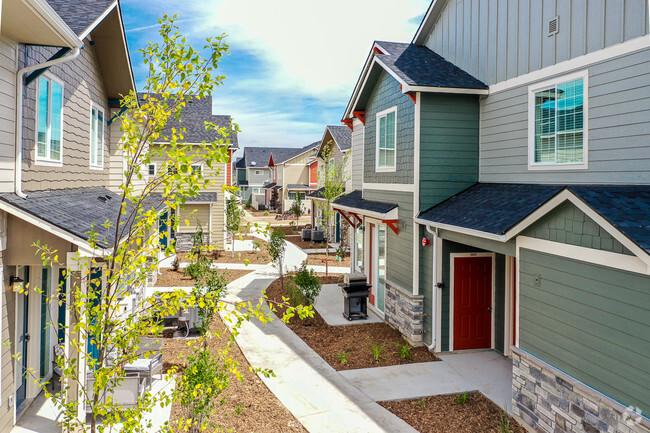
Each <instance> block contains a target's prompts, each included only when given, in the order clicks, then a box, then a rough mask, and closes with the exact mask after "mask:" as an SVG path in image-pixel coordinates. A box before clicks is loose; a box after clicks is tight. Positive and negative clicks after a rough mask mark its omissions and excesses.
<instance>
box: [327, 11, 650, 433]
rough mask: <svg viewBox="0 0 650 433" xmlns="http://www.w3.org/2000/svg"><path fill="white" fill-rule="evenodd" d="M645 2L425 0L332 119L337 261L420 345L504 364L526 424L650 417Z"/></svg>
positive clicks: (605, 425) (611, 427) (584, 425)
mask: <svg viewBox="0 0 650 433" xmlns="http://www.w3.org/2000/svg"><path fill="white" fill-rule="evenodd" d="M648 9H649V6H648V2H644V1H636V2H635V1H630V2H628V1H625V2H616V1H609V0H603V1H594V2H591V1H590V2H588V3H587V2H581V1H570V2H535V1H519V2H499V1H496V0H495V1H472V0H463V1H461V0H448V1H444V0H436V1H433V2H432V3H431V6H430V7H429V9H428V11H427V13H426V16H425V18H424V20H423V22H422V24H421V25H420V27H419V29H418V31H417V33H416V35H415V37H414V39H413V41H412V42H411V43H409V44H396V43H389V42H376V43H375V44H374V45H373V47H372V50H371V52H370V53H369V56H368V58H367V60H366V64H365V67H364V69H363V72H362V75H361V77H360V79H359V82H358V84H357V86H356V87H355V90H354V93H353V95H352V98H351V100H350V103H349V105H348V107H347V109H346V112H345V115H344V118H343V122H344V123H345V124H346V125H348V126H349V127H350V129H351V132H352V150H351V155H352V158H353V163H352V188H353V192H351V193H350V194H348V195H346V196H343V197H341V198H340V199H339V200H337V201H336V202H335V208H336V209H338V210H339V212H340V213H341V214H342V215H345V216H346V219H347V220H349V221H351V222H352V226H353V229H354V232H355V234H354V242H353V255H354V256H353V260H352V261H353V265H352V266H353V268H354V270H359V271H363V272H365V273H366V275H367V277H368V280H369V281H370V282H371V284H372V285H373V293H372V295H371V298H370V303H371V307H372V308H374V310H375V311H376V312H377V313H378V314H380V315H382V316H383V317H385V319H386V320H387V321H388V322H389V323H391V324H392V325H393V326H395V327H396V328H398V329H400V330H401V331H402V332H403V333H404V334H405V336H406V337H407V338H409V340H410V341H412V342H421V343H422V344H426V345H427V346H429V347H430V349H432V350H434V351H436V352H449V351H459V350H476V349H488V350H489V349H491V350H494V351H497V352H499V353H502V354H503V355H504V356H508V357H510V358H512V363H513V376H512V388H513V402H512V404H513V412H514V415H515V416H516V417H517V418H518V419H519V421H521V422H522V423H523V424H524V425H526V426H527V427H528V428H529V429H531V430H533V431H539V432H560V431H566V432H569V431H571V432H605V431H607V432H628V431H634V432H647V431H649V430H650V422H649V420H648V418H647V414H648V413H650V407H648V402H649V401H650V394H649V392H650V376H649V375H648V371H649V370H648V368H649V367H650V352H648V350H647V348H648V347H650V345H649V344H648V340H647V335H649V334H650V332H649V331H650V329H649V328H650V321H649V320H648V317H650V314H649V313H650V267H649V265H650V249H649V245H650V244H649V240H650V211H649V209H650V164H649V162H650V99H648V97H647V94H648V92H649V91H650V76H649V75H648V74H647V69H648V64H649V63H648V61H649V56H650V35H649V10H648Z"/></svg>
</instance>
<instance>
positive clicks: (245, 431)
mask: <svg viewBox="0 0 650 433" xmlns="http://www.w3.org/2000/svg"><path fill="white" fill-rule="evenodd" d="M212 331H221V332H222V336H221V337H220V338H212V339H211V340H210V343H209V348H210V350H211V351H212V353H214V354H215V357H216V356H218V355H217V353H218V351H219V349H220V348H221V347H224V346H225V344H226V341H227V340H228V339H229V337H230V332H229V331H228V330H227V329H226V327H225V325H224V323H223V321H222V320H221V318H220V317H219V316H216V317H215V319H214V322H213V326H212ZM187 343H188V341H187V340H185V339H166V340H165V341H164V345H163V349H162V351H163V362H164V364H165V369H167V368H169V367H170V366H171V365H176V366H178V367H179V368H183V367H184V366H185V365H186V358H187V355H188V354H190V353H192V347H191V345H190V346H189V347H188V345H187ZM230 355H231V357H232V359H233V360H235V361H236V362H237V363H238V364H239V365H238V367H237V369H238V370H239V372H240V373H241V374H242V375H243V376H244V378H243V381H241V382H240V381H239V380H237V379H236V378H235V377H234V376H231V377H230V386H229V387H228V388H226V389H225V390H224V391H223V392H222V393H221V396H220V397H224V398H225V400H224V403H223V404H221V405H217V407H216V409H215V413H214V414H213V415H212V418H211V421H212V422H214V423H216V424H218V425H219V426H221V427H223V431H233V432H238V433H259V432H287V433H294V432H295V433H306V432H307V430H305V428H304V427H303V426H302V425H301V424H300V422H299V421H298V420H297V419H296V418H295V417H294V416H293V415H291V413H290V412H289V411H288V410H287V409H286V408H285V407H284V405H283V404H282V403H280V401H279V400H278V399H277V397H276V396H275V395H274V394H273V393H272V392H271V391H270V390H269V389H268V388H267V387H266V385H265V384H264V382H262V380H261V379H260V378H259V377H258V376H257V375H255V374H252V373H250V371H249V367H250V364H249V363H248V361H247V360H246V358H245V357H244V355H243V353H242V352H241V350H240V349H239V346H238V345H237V343H235V344H233V346H232V348H231V350H230ZM181 414H182V413H181V409H180V407H179V405H178V403H176V402H175V403H174V404H173V405H172V413H171V418H170V425H176V423H175V422H177V421H178V419H179V417H180V416H181ZM218 431H222V430H218Z"/></svg>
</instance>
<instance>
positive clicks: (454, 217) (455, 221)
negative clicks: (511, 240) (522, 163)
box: [419, 183, 563, 235]
mask: <svg viewBox="0 0 650 433" xmlns="http://www.w3.org/2000/svg"><path fill="white" fill-rule="evenodd" d="M562 189H563V186H561V185H528V184H508V183H477V184H476V185H474V186H472V187H470V188H468V189H466V190H464V191H462V192H460V193H459V194H456V195H455V196H453V197H451V198H449V199H447V200H445V201H443V202H442V203H440V204H438V205H436V206H434V207H432V208H430V209H428V210H426V211H424V212H422V213H420V215H419V218H421V219H423V220H427V221H431V222H436V223H440V224H448V225H452V226H457V227H464V228H468V229H473V230H478V231H481V232H486V233H492V234H496V235H503V234H504V233H506V232H507V231H508V230H509V229H510V228H511V227H513V226H514V225H516V224H517V223H518V222H519V221H521V220H522V219H524V218H525V217H526V216H528V215H529V214H530V213H531V212H533V211H534V210H535V209H537V208H538V207H539V206H541V205H542V204H544V203H545V202H546V201H548V200H549V199H550V198H552V197H553V196H554V195H556V194H557V193H559V192H560V191H562Z"/></svg>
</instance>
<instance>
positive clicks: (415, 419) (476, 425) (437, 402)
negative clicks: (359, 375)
mask: <svg viewBox="0 0 650 433" xmlns="http://www.w3.org/2000/svg"><path fill="white" fill-rule="evenodd" d="M459 398H460V399H461V400H459ZM379 404H381V405H382V406H384V407H385V408H386V409H388V410H389V411H391V412H392V413H394V414H395V415H397V416H398V417H400V418H402V419H403V420H404V421H406V422H407V423H408V424H410V425H411V426H412V427H413V428H414V429H416V430H417V431H419V432H420V433H440V432H456V433H492V432H493V433H501V432H510V433H526V430H525V429H524V428H523V427H521V426H520V425H519V424H518V423H517V422H516V421H515V420H514V419H512V418H509V419H510V429H509V430H508V429H505V428H504V429H502V427H503V424H504V416H505V415H504V414H503V409H502V408H499V407H498V406H497V405H496V404H494V403H493V402H492V401H490V400H489V399H487V398H486V397H485V396H483V394H481V393H478V392H473V393H469V394H467V399H466V401H465V402H464V403H462V395H437V396H434V397H426V398H420V399H414V400H401V401H384V402H379Z"/></svg>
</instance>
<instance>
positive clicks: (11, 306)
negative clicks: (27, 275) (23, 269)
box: [0, 252, 16, 432]
mask: <svg viewBox="0 0 650 433" xmlns="http://www.w3.org/2000/svg"><path fill="white" fill-rule="evenodd" d="M0 255H3V254H2V253H1V252H0ZM1 261H2V258H1V257H0V262H1ZM14 269H15V268H14ZM2 274H3V276H4V278H3V279H2V281H4V282H5V283H3V284H2V341H3V342H5V343H10V342H14V344H16V343H15V340H16V339H15V330H16V326H15V323H16V318H15V316H16V314H15V298H16V296H15V294H14V292H13V291H12V290H11V287H9V285H8V282H9V277H10V276H11V274H10V272H9V269H8V268H7V267H6V266H4V265H3V268H2ZM13 348H14V346H13V345H12V344H3V345H2V349H1V350H0V353H2V359H0V369H1V370H0V374H1V375H2V378H1V379H0V380H2V384H1V386H2V390H1V392H2V402H3V404H2V407H1V408H0V431H2V432H9V431H11V428H12V426H13V425H14V411H15V410H16V408H15V407H14V406H13V405H12V406H9V405H8V404H7V399H8V398H9V396H10V395H15V391H14V385H15V377H14V374H15V370H14V363H15V360H14V359H13Z"/></svg>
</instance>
